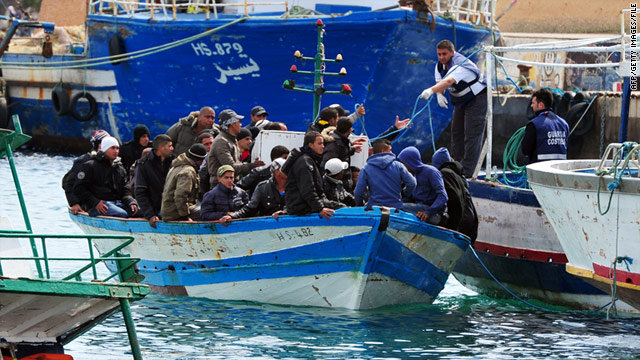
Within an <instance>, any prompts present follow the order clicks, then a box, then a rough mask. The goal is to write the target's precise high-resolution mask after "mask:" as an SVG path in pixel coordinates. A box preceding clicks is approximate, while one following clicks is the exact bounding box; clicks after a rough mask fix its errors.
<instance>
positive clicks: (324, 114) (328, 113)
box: [320, 107, 338, 126]
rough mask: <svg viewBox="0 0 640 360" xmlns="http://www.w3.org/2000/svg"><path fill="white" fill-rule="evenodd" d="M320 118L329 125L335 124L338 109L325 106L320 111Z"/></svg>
mask: <svg viewBox="0 0 640 360" xmlns="http://www.w3.org/2000/svg"><path fill="white" fill-rule="evenodd" d="M320 120H324V121H326V122H328V123H329V126H336V122H337V121H338V110H336V109H334V108H332V107H326V108H324V109H322V111H320Z"/></svg>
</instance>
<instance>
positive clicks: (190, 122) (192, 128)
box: [167, 106, 216, 156]
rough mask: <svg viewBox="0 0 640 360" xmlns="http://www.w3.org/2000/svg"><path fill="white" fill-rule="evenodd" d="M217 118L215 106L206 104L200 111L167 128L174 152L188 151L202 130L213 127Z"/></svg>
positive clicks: (178, 153)
mask: <svg viewBox="0 0 640 360" xmlns="http://www.w3.org/2000/svg"><path fill="white" fill-rule="evenodd" d="M215 120H216V112H215V111H214V110H213V108H211V107H209V106H205V107H203V108H202V109H200V111H194V112H192V113H190V114H189V116H187V117H184V118H182V119H180V120H179V121H178V122H177V123H175V124H173V125H172V126H171V127H170V128H169V130H167V135H169V137H171V141H172V142H173V147H174V149H175V150H174V154H175V155H176V156H178V155H180V154H182V153H184V152H185V151H187V150H188V149H189V148H190V147H191V145H193V144H195V142H196V138H197V136H198V135H199V134H200V133H201V132H202V130H206V129H211V128H213V126H214V125H213V123H214V121H215Z"/></svg>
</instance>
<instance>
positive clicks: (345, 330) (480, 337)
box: [0, 153, 640, 360]
mask: <svg viewBox="0 0 640 360" xmlns="http://www.w3.org/2000/svg"><path fill="white" fill-rule="evenodd" d="M72 160H73V158H71V157H65V156H53V155H44V154H22V153H19V154H17V155H16V165H17V167H18V172H19V174H20V176H21V178H20V179H21V182H22V188H23V192H24V194H25V198H26V202H27V206H28V208H29V214H30V216H31V222H32V225H33V228H34V231H35V232H43V233H44V232H48V233H51V232H60V233H74V234H81V231H80V230H79V229H78V228H77V227H76V226H75V225H74V224H73V223H72V222H71V220H69V218H68V215H67V212H66V202H65V199H64V192H63V191H62V189H61V187H60V182H61V178H62V176H63V175H64V173H65V172H66V171H67V169H69V168H70V167H71V162H72ZM0 174H1V175H0V199H2V200H0V216H9V217H10V218H11V222H12V224H13V226H14V227H15V228H20V227H22V226H23V225H22V224H21V222H20V217H19V206H18V202H17V200H15V190H14V188H13V183H12V180H11V175H10V172H9V165H8V162H7V161H6V159H2V160H0ZM83 245H84V244H83V243H79V242H74V241H72V240H67V241H64V242H61V243H60V244H59V245H58V246H56V247H55V249H52V251H54V252H58V253H60V254H62V253H65V254H68V253H69V252H74V251H79V250H76V249H79V248H82V246H83ZM62 270H64V269H62ZM62 270H60V271H62ZM536 304H538V305H544V304H541V303H536ZM544 306H547V305H544ZM556 309H557V308H556ZM560 310H562V309H560ZM132 311H133V316H134V319H135V321H136V329H137V332H138V338H139V340H140V345H141V347H142V351H143V356H144V358H145V359H245V358H254V359H307V358H320V359H374V358H376V359H406V358H419V357H432V358H443V359H462V358H487V359H513V358H582V359H586V358H589V359H591V358H617V359H619V358H628V359H632V358H640V320H637V319H629V318H618V319H615V320H606V318H605V316H604V315H603V314H601V313H600V314H595V313H588V312H573V311H568V310H562V311H546V312H544V311H538V310H532V309H530V308H528V307H526V306H525V305H522V304H521V303H519V302H517V301H515V300H495V299H491V298H487V297H485V296H481V295H477V294H475V293H474V292H472V291H469V290H467V289H465V288H464V287H463V286H462V285H460V284H459V283H458V282H457V281H455V280H454V279H453V278H451V279H450V280H449V282H448V283H447V286H446V287H445V290H444V291H443V292H442V293H441V294H440V297H439V298H438V300H436V302H435V303H434V304H433V305H411V306H395V307H388V308H383V309H377V310H370V311H352V310H340V309H324V308H304V307H290V306H274V305H264V304H254V303H244V302H217V301H211V300H206V299H197V298H187V297H172V296H162V295H156V294H151V295H149V296H147V297H146V298H145V299H144V300H142V301H139V302H137V303H134V304H133V305H132ZM66 351H67V352H68V353H70V354H72V355H73V356H74V358H75V359H78V360H82V359H127V358H131V356H130V352H129V345H128V341H127V335H126V331H125V328H124V324H123V321H122V316H120V314H116V315H114V316H113V317H111V318H109V319H107V320H106V321H104V322H103V323H102V324H100V325H98V326H96V327H94V328H93V329H91V330H90V331H88V332H87V333H85V334H84V335H83V336H81V337H79V338H78V339H76V340H74V341H73V342H72V343H70V344H69V345H67V346H66Z"/></svg>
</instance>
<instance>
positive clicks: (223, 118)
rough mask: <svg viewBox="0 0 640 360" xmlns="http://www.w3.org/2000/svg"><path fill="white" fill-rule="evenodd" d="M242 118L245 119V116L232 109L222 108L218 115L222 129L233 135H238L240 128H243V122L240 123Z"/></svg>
mask: <svg viewBox="0 0 640 360" xmlns="http://www.w3.org/2000/svg"><path fill="white" fill-rule="evenodd" d="M242 119H244V116H242V115H238V114H236V112H235V111H233V110H231V109H225V110H222V111H221V112H220V115H219V116H218V121H219V122H220V128H221V129H222V131H224V132H227V133H229V134H230V135H233V136H236V135H238V133H239V132H240V129H242V123H240V120H242Z"/></svg>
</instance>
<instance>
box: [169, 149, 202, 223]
mask: <svg viewBox="0 0 640 360" xmlns="http://www.w3.org/2000/svg"><path fill="white" fill-rule="evenodd" d="M206 156H207V149H206V148H205V147H204V145H202V144H193V145H191V148H189V150H187V152H185V153H182V154H180V155H179V156H178V157H177V158H176V159H175V160H173V163H171V169H170V170H169V173H168V174H167V180H166V181H165V183H164V190H163V191H162V208H161V210H160V212H161V214H162V220H164V221H178V220H187V221H193V220H200V208H199V207H198V206H196V199H197V198H198V188H199V187H200V178H199V177H198V168H199V167H200V165H201V164H202V162H203V161H204V158H205V157H206Z"/></svg>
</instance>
